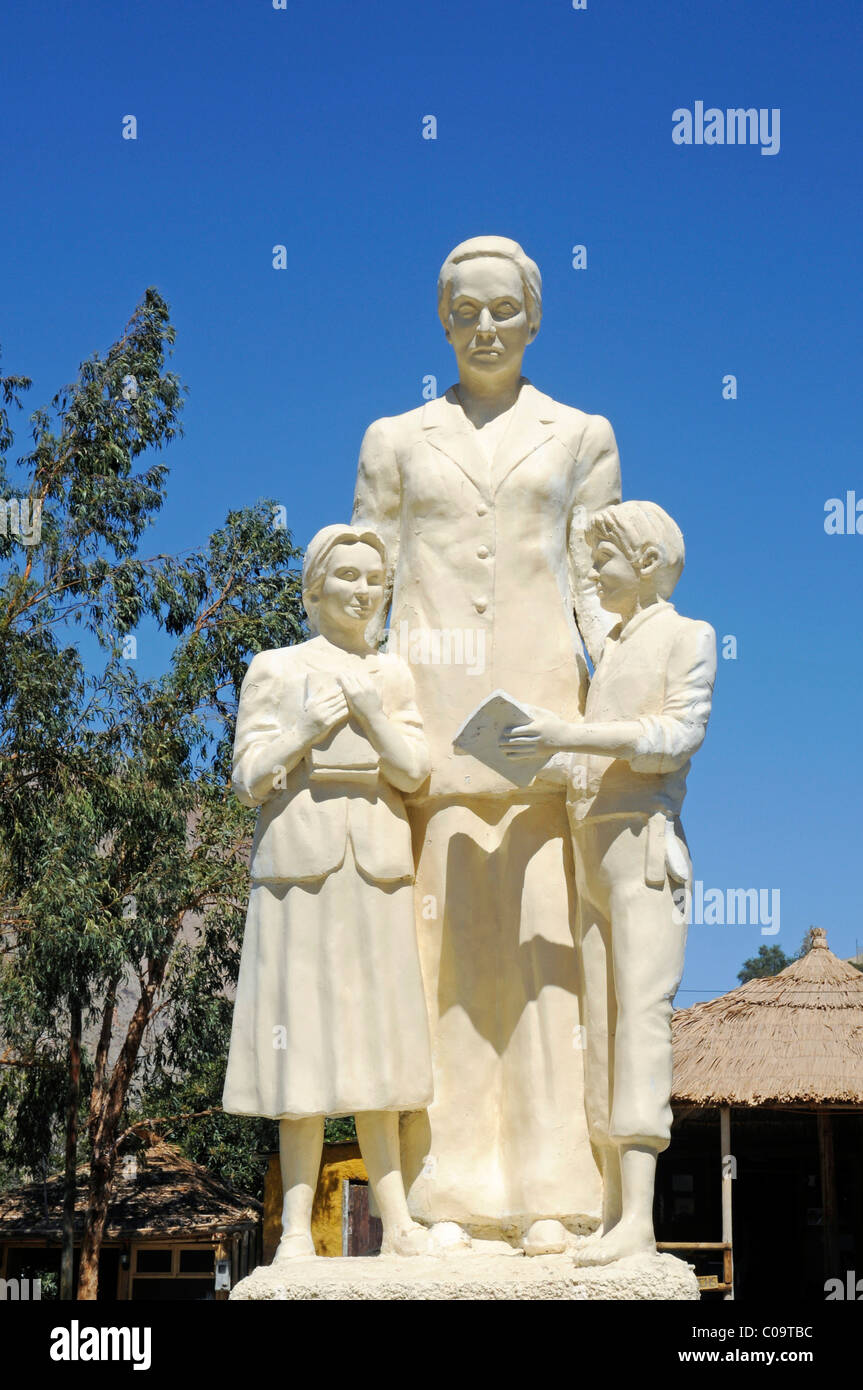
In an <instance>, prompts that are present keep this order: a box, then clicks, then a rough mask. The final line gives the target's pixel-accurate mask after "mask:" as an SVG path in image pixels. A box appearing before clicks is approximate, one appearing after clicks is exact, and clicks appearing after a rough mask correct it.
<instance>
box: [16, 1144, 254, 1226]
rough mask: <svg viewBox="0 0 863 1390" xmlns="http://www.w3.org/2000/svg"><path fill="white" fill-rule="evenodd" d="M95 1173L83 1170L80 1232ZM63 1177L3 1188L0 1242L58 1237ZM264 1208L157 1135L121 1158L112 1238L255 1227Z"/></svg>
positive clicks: (111, 1221) (79, 1196) (111, 1218)
mask: <svg viewBox="0 0 863 1390" xmlns="http://www.w3.org/2000/svg"><path fill="white" fill-rule="evenodd" d="M88 1178H89V1172H88V1170H87V1169H86V1168H85V1167H83V1166H82V1167H81V1168H79V1169H78V1193H77V1201H76V1204H75V1231H76V1234H77V1233H79V1232H80V1231H81V1230H82V1228H83V1225H84V1214H85V1212H86V1209H87V1189H88ZM62 1206H63V1179H62V1178H60V1177H54V1178H50V1179H49V1180H48V1182H47V1183H45V1184H44V1185H43V1184H42V1183H29V1184H28V1185H27V1186H26V1187H18V1188H15V1189H13V1190H12V1191H9V1192H5V1193H0V1240H2V1239H8V1238H9V1237H10V1236H12V1235H18V1236H23V1235H28V1236H49V1237H59V1235H60V1230H61V1225H62ZM261 1212H262V1207H261V1204H260V1202H257V1201H256V1200H255V1198H254V1197H248V1196H245V1195H244V1194H242V1193H239V1192H234V1190H233V1189H232V1188H230V1187H228V1186H227V1184H225V1183H223V1182H219V1181H218V1180H217V1179H216V1178H214V1177H213V1176H212V1175H211V1174H210V1173H208V1172H207V1170H206V1168H202V1167H200V1165H199V1164H197V1163H193V1162H192V1161H191V1159H188V1158H186V1157H185V1156H184V1155H183V1154H181V1153H180V1152H179V1150H178V1149H175V1148H173V1146H172V1145H170V1144H166V1143H165V1142H164V1140H162V1139H157V1138H155V1137H153V1138H152V1139H151V1142H150V1143H149V1145H148V1147H147V1148H145V1149H144V1150H142V1151H141V1152H139V1153H137V1154H135V1155H134V1159H133V1160H132V1161H129V1160H126V1161H124V1160H122V1159H121V1160H120V1163H119V1164H118V1167H117V1176H116V1178H115V1181H114V1192H113V1200H112V1202H111V1205H110V1208H109V1210H108V1222H107V1226H106V1229H105V1238H106V1239H108V1240H116V1239H120V1238H124V1237H125V1238H128V1237H129V1236H132V1235H135V1236H138V1237H141V1236H160V1237H180V1238H185V1239H187V1240H195V1239H199V1238H201V1237H205V1236H207V1235H212V1234H216V1233H217V1232H226V1233H227V1232H230V1231H242V1230H247V1229H250V1228H251V1227H253V1226H256V1225H257V1223H258V1222H259V1221H260V1219H261Z"/></svg>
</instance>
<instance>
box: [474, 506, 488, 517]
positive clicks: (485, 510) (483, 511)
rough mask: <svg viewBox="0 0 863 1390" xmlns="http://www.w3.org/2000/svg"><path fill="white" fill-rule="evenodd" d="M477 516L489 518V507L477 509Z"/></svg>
mask: <svg viewBox="0 0 863 1390" xmlns="http://www.w3.org/2000/svg"><path fill="white" fill-rule="evenodd" d="M476 514H477V516H488V507H477V509H476Z"/></svg>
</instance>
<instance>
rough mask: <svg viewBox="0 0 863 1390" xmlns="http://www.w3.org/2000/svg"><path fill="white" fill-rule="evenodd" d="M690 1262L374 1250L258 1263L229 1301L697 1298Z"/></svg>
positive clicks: (656, 1257) (652, 1257)
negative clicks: (588, 1261) (599, 1262)
mask: <svg viewBox="0 0 863 1390" xmlns="http://www.w3.org/2000/svg"><path fill="white" fill-rule="evenodd" d="M698 1297H699V1293H698V1284H697V1281H696V1278H695V1275H694V1274H693V1272H692V1268H691V1266H690V1265H688V1264H686V1263H684V1261H683V1260H678V1259H675V1257H674V1256H673V1255H634V1256H632V1257H631V1258H629V1259H626V1260H619V1261H618V1262H617V1264H614V1265H606V1266H592V1267H589V1268H585V1269H581V1268H578V1267H577V1266H576V1265H575V1264H574V1263H573V1261H572V1259H571V1258H570V1257H569V1256H568V1255H542V1256H537V1257H533V1258H527V1257H525V1256H519V1255H497V1254H495V1255H477V1254H471V1253H466V1254H458V1255H448V1256H425V1255H423V1256H417V1257H415V1258H412V1259H404V1258H400V1257H399V1256H396V1255H377V1256H371V1257H368V1258H365V1257H357V1258H353V1259H311V1260H287V1261H284V1262H283V1263H281V1264H278V1265H259V1267H258V1268H257V1269H256V1270H254V1271H253V1272H252V1273H251V1274H250V1275H249V1276H248V1277H247V1278H246V1279H242V1280H241V1281H240V1283H239V1284H237V1285H236V1287H235V1288H234V1289H233V1290H232V1292H231V1300H237V1301H247V1302H256V1301H262V1302H264V1301H269V1302H274V1303H289V1302H293V1301H295V1300H298V1301H310V1300H326V1301H330V1300H338V1299H351V1300H359V1301H373V1300H390V1299H392V1300H398V1301H403V1300H411V1299H422V1300H440V1301H446V1302H449V1301H452V1300H476V1299H492V1300H498V1299H540V1300H554V1301H562V1300H565V1299H578V1300H582V1301H584V1300H595V1299H617V1300H633V1299H636V1300H651V1301H663V1300H669V1299H672V1300H695V1299H697V1298H698Z"/></svg>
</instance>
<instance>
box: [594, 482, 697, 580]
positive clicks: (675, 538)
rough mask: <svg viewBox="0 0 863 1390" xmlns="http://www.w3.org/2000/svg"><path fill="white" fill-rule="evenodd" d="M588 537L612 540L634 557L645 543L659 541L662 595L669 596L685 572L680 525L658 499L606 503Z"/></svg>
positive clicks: (630, 556) (684, 554) (595, 542)
mask: <svg viewBox="0 0 863 1390" xmlns="http://www.w3.org/2000/svg"><path fill="white" fill-rule="evenodd" d="M586 539H587V543H588V545H590V546H595V545H596V544H597V543H598V542H599V541H603V540H606V541H612V542H613V543H614V544H615V545H616V546H618V548H619V549H620V550H622V551H623V553H624V555H625V556H626V558H627V559H628V560H632V561H635V560H637V559H638V558H639V556H640V555H641V552H642V550H643V549H644V547H645V546H647V545H655V546H656V548H657V550H658V551H659V561H660V564H659V572H658V575H657V580H656V591H657V593H658V594H659V596H660V598H668V597H669V596H670V595H671V594H672V593H673V592H674V586H675V584H676V583H677V581H678V579H679V578H680V576H681V574H682V573H683V563H684V560H685V558H686V549H685V546H684V544H683V535H682V533H681V530H680V527H679V526H678V525H677V522H676V521H674V520H673V518H672V517H670V516H669V515H668V512H664V511H663V510H662V508H661V507H660V506H658V505H657V504H656V502H618V503H617V505H616V506H613V507H603V508H602V510H601V511H598V512H594V514H593V516H592V517H591V518H590V521H589V523H588V527H587V533H586Z"/></svg>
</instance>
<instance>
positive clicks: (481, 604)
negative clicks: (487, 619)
mask: <svg viewBox="0 0 863 1390" xmlns="http://www.w3.org/2000/svg"><path fill="white" fill-rule="evenodd" d="M473 606H474V608H475V609H476V611H477V613H484V612H485V610H486V609H487V608H488V599H485V598H478V599H474V605H473Z"/></svg>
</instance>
